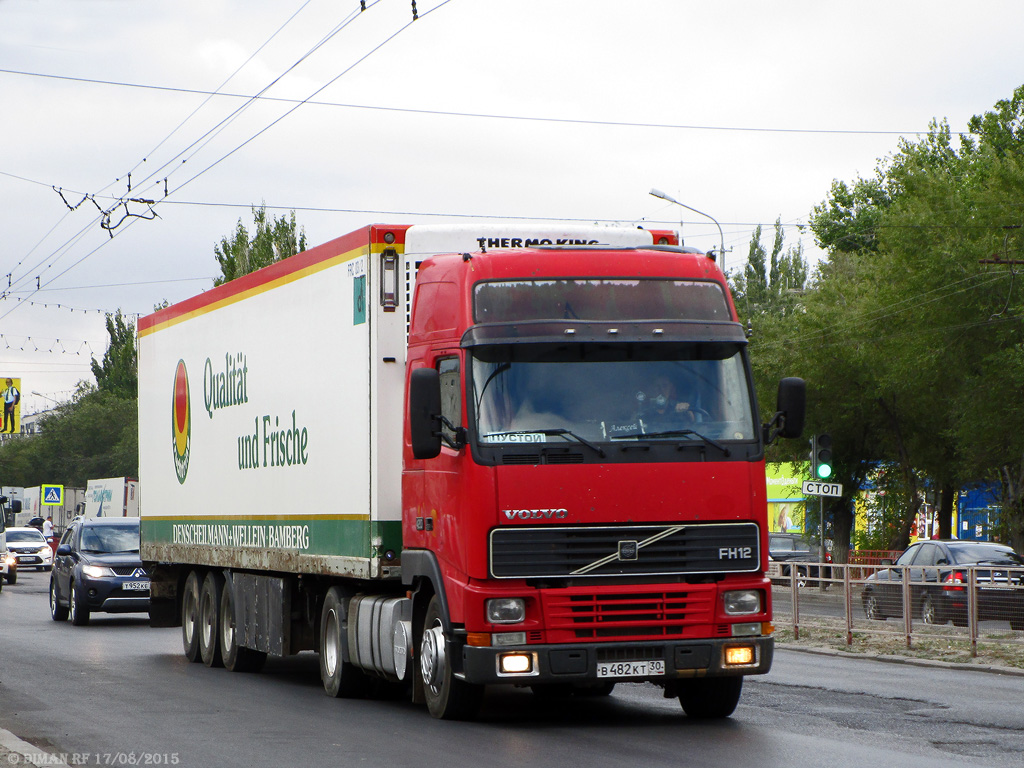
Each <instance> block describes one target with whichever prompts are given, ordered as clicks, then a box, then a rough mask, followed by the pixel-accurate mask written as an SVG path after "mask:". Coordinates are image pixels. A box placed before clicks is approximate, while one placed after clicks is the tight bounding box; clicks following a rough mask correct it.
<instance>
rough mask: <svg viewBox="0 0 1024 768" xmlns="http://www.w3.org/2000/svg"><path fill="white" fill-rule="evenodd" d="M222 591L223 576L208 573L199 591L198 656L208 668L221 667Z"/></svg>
mask: <svg viewBox="0 0 1024 768" xmlns="http://www.w3.org/2000/svg"><path fill="white" fill-rule="evenodd" d="M223 591H224V576H223V575H221V572H220V571H210V572H209V573H207V574H206V578H205V579H203V587H202V589H200V590H199V655H200V656H201V657H202V659H203V664H205V665H206V666H208V667H223V666H224V659H222V658H221V655H220V627H219V624H218V621H217V620H218V619H219V618H220V596H221V593H222V592H223Z"/></svg>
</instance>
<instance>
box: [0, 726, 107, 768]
mask: <svg viewBox="0 0 1024 768" xmlns="http://www.w3.org/2000/svg"><path fill="white" fill-rule="evenodd" d="M70 757H71V756H70V755H55V754H52V753H50V752H46V751H45V750H42V749H40V748H39V747H37V746H35V745H33V744H29V743H28V742H27V741H22V740H21V739H19V738H18V737H17V736H15V735H14V734H13V733H11V732H10V731H6V730H4V729H3V728H0V766H10V765H13V766H25V765H32V766H44V765H47V766H56V768H69V766H68V763H67V762H65V758H70ZM87 757H88V756H87V755H83V756H80V759H79V760H78V761H77V764H79V765H85V764H87Z"/></svg>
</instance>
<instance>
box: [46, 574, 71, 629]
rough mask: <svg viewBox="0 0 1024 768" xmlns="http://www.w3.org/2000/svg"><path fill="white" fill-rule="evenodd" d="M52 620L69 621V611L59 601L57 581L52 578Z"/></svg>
mask: <svg viewBox="0 0 1024 768" xmlns="http://www.w3.org/2000/svg"><path fill="white" fill-rule="evenodd" d="M50 618H52V619H53V620H54V621H67V619H68V609H67V608H65V607H64V606H63V605H61V604H60V601H59V600H58V599H57V580H56V578H54V577H53V576H51V577H50Z"/></svg>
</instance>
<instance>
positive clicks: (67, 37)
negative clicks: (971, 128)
mask: <svg viewBox="0 0 1024 768" xmlns="http://www.w3.org/2000/svg"><path fill="white" fill-rule="evenodd" d="M364 5H365V6H366V10H360V3H359V2H358V1H355V2H353V1H352V0H246V2H240V1H236V2H227V1H226V0H202V2H200V1H199V0H176V2H144V1H143V0H0V291H4V292H3V294H2V296H0V377H7V376H12V377H20V378H21V379H22V392H23V400H22V414H23V415H24V414H28V413H33V412H37V411H40V410H44V409H46V408H48V407H52V406H53V404H54V403H55V402H62V401H64V400H67V399H68V398H69V397H70V396H71V394H72V392H73V391H74V389H75V386H76V384H77V383H78V382H79V381H81V380H86V381H93V379H92V375H91V372H90V367H89V361H90V359H91V358H92V357H93V356H95V357H96V358H98V359H101V358H102V355H103V352H104V350H105V348H106V344H107V338H108V337H107V333H106V329H105V318H106V313H108V312H114V311H118V310H119V311H121V312H122V313H123V314H125V315H127V316H129V318H130V319H132V320H134V319H135V317H136V316H138V315H140V314H141V315H145V314H148V313H149V312H151V311H152V310H153V307H154V305H156V304H158V303H160V302H162V301H164V300H167V301H170V302H171V303H175V302H177V301H180V300H182V299H185V298H187V297H189V296H192V295H195V294H197V293H200V292H202V291H204V290H206V289H208V288H209V287H211V285H212V280H213V278H214V276H216V275H217V274H218V272H219V270H218V268H217V263H216V259H215V256H214V247H215V246H216V244H217V243H219V241H220V239H221V238H222V237H225V236H229V235H230V234H231V233H232V232H233V231H234V230H235V227H236V226H237V223H238V221H239V220H240V219H241V220H242V222H243V223H244V224H246V225H247V226H248V227H249V228H250V229H251V228H252V214H251V207H252V206H253V205H256V206H258V205H260V204H261V203H265V204H266V206H267V208H268V211H269V213H271V214H272V215H275V216H280V215H286V214H287V213H288V212H289V211H291V210H294V211H295V212H296V219H297V221H298V224H299V225H300V226H301V227H303V229H304V230H305V234H306V237H307V241H308V244H309V245H310V246H312V245H316V244H319V243H322V242H326V241H328V240H331V239H333V238H336V237H339V236H340V235H342V234H345V233H346V232H350V231H352V230H354V229H357V228H359V227H361V226H364V225H366V224H370V223H388V224H406V223H408V224H415V223H445V222H458V223H467V222H489V221H499V222H508V221H509V220H522V221H534V220H540V221H546V220H567V221H572V222H576V223H588V222H600V223H612V222H616V223H622V224H624V225H630V226H641V225H643V226H651V227H658V228H663V227H669V228H674V229H677V230H680V229H681V232H682V236H683V239H684V241H685V244H686V245H688V246H693V247H697V248H700V249H702V250H708V249H711V248H716V247H718V246H719V241H720V239H721V240H724V243H725V247H726V249H727V253H726V259H725V266H726V269H727V271H729V272H731V271H733V270H734V269H737V268H740V267H742V265H743V263H744V262H745V261H746V256H747V253H748V250H749V244H750V240H751V235H752V233H753V231H754V228H755V227H756V226H757V225H758V224H760V225H762V226H763V227H764V228H765V230H766V234H765V236H764V242H765V245H766V246H767V247H770V245H771V242H770V239H771V235H770V229H771V227H772V225H773V224H774V222H775V221H776V220H777V219H779V220H781V222H782V223H783V224H784V225H785V235H786V245H787V246H796V245H798V244H801V245H802V246H803V247H804V249H805V254H806V255H807V256H808V258H809V259H810V260H811V262H812V263H813V262H814V261H815V260H816V259H818V258H819V257H820V255H821V252H820V250H818V249H817V247H816V246H815V243H814V238H813V234H812V233H810V232H809V231H808V230H803V231H801V230H800V229H799V226H798V225H800V224H806V223H807V221H808V217H809V215H810V213H811V211H812V210H813V208H814V206H815V205H818V204H820V203H821V202H822V201H824V200H825V199H826V197H827V196H828V193H829V189H830V187H831V184H832V182H833V180H835V179H840V180H846V181H851V180H854V179H856V178H857V177H858V176H862V177H868V176H871V175H872V174H873V173H874V171H875V169H876V168H877V166H878V163H879V160H880V159H882V158H884V157H886V156H887V155H889V154H891V153H893V152H895V151H896V150H897V148H898V142H899V139H900V137H901V136H903V137H905V138H908V139H910V140H914V139H915V138H916V137H917V136H918V135H920V134H921V133H925V132H927V131H928V129H929V125H930V123H931V121H932V120H933V119H940V120H941V119H946V120H948V121H949V124H950V127H951V129H952V130H953V131H963V130H965V129H966V127H967V121H968V120H969V119H970V117H971V116H972V115H976V114H981V113H983V112H985V111H987V110H989V109H991V108H992V107H993V106H994V105H995V103H996V102H997V101H999V100H1000V99H1006V98H1009V97H1010V96H1011V95H1012V94H1013V91H1014V89H1015V88H1016V87H1018V86H1020V85H1022V84H1024V46H1022V45H1021V44H1020V35H1019V31H1020V21H1021V18H1020V17H1021V11H1020V6H1019V3H1017V2H1009V1H1008V2H998V1H990V0H978V2H976V3H973V4H971V5H970V7H969V8H968V7H967V6H965V5H964V4H963V3H953V2H946V1H945V0H932V1H931V2H927V3H924V2H916V1H912V0H900V1H899V2H892V1H891V0H886V1H885V2H876V0H861V2H858V3H836V2H826V1H823V0H813V1H807V2H804V1H802V0H793V1H789V2H779V3H766V2H748V1H746V0H737V1H736V2H728V1H727V0H725V1H723V2H718V3H707V2H703V3H696V2H688V1H687V0H635V2H629V3H626V2H621V0H616V1H613V0H518V1H517V2H508V1H507V0H500V1H499V0H418V2H416V3H415V4H413V3H411V2H409V0H367V1H366V2H365V3H364ZM414 7H415V9H416V12H417V15H418V18H416V19H415V20H414V19H413V8H414ZM256 96H259V98H255V99H254V98H252V97H256ZM652 188H656V189H660V190H663V191H665V192H667V193H668V194H669V195H671V196H672V197H674V198H676V199H677V200H678V201H680V202H682V203H684V204H685V205H687V206H689V207H690V208H694V209H697V210H698V211H700V212H702V213H703V214H704V215H699V214H697V213H694V212H692V211H690V210H686V209H683V208H681V207H679V206H676V205H673V204H671V203H667V202H665V201H664V200H661V199H657V198H655V197H652V196H651V195H650V194H649V192H650V191H651V189H652ZM140 201H152V202H151V203H150V202H140ZM716 222H717V223H716ZM719 226H720V227H721V232H720V231H719ZM730 249H731V250H730Z"/></svg>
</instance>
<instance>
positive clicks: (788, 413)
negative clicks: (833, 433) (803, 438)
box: [764, 376, 807, 443]
mask: <svg viewBox="0 0 1024 768" xmlns="http://www.w3.org/2000/svg"><path fill="white" fill-rule="evenodd" d="M806 412H807V385H806V384H805V383H804V380H803V379H799V378H797V377H795V376H790V377H787V378H785V379H782V380H781V381H780V382H779V394H778V397H777V399H776V405H775V416H774V417H773V418H772V420H771V422H769V423H768V424H765V425H764V441H765V443H771V442H773V441H774V440H775V438H777V437H800V435H802V434H803V431H804V416H805V414H806Z"/></svg>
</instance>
